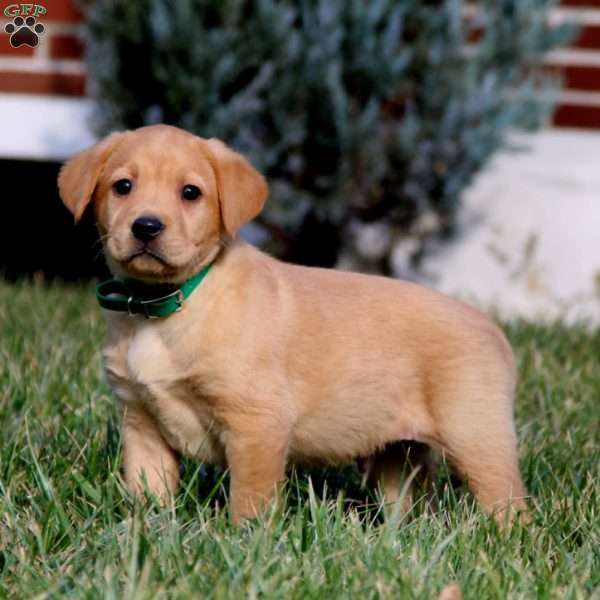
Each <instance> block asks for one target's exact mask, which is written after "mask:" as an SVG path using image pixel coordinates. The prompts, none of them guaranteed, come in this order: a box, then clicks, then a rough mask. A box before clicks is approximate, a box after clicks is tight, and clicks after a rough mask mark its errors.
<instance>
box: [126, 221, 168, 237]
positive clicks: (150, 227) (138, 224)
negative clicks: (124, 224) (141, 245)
mask: <svg viewBox="0 0 600 600" xmlns="http://www.w3.org/2000/svg"><path fill="white" fill-rule="evenodd" d="M164 228H165V225H164V223H163V222H162V221H161V220H160V219H157V218H156V217H139V218H137V219H136V220H135V221H134V222H133V225H132V226H131V231H132V232H133V235H134V236H135V237H136V238H137V239H138V240H141V241H142V242H149V241H150V240H152V239H154V238H155V237H157V236H158V235H159V234H160V232H161V231H162V230H163V229H164Z"/></svg>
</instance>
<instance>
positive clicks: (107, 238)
mask: <svg viewBox="0 0 600 600" xmlns="http://www.w3.org/2000/svg"><path fill="white" fill-rule="evenodd" d="M58 187H59V191H60V195H61V198H62V200H63V202H64V203H65V205H66V206H67V207H68V208H69V210H71V212H72V213H73V215H74V216H75V220H76V221H78V220H79V219H80V218H81V216H82V215H83V213H84V211H85V209H86V207H87V206H88V205H89V204H90V202H92V203H93V206H94V213H95V217H96V221H97V224H98V229H99V231H100V235H101V236H102V243H103V246H104V252H105V255H106V259H107V262H108V265H109V267H110V269H111V270H112V271H113V273H114V274H115V275H118V276H122V277H131V278H136V279H141V280H145V281H150V282H152V281H160V282H165V281H169V282H181V281H183V280H185V279H187V278H188V277H190V276H191V275H192V274H193V273H195V272H196V271H198V270H199V269H200V268H201V267H202V266H203V265H205V264H207V263H208V262H210V261H211V260H212V259H213V258H214V257H215V256H216V255H217V253H218V252H219V248H220V247H221V244H222V241H223V239H225V238H227V237H235V235H236V233H237V231H238V229H239V228H240V227H241V226H242V225H244V224H245V223H247V222H248V221H250V220H251V219H252V218H254V217H255V216H256V215H257V214H258V213H259V212H260V210H261V209H262V207H263V204H264V202H265V199H266V197H267V193H268V188H267V184H266V182H265V180H264V178H263V177H262V175H260V173H258V172H257V171H256V170H255V169H254V168H253V167H252V166H251V165H250V163H248V161H246V160H245V159H244V158H243V157H242V156H240V155H239V154H237V153H235V152H234V151H233V150H231V149H229V148H228V147H227V146H225V144H223V143H222V142H220V141H218V140H214V139H211V140H205V139H201V138H198V137H196V136H194V135H192V134H190V133H187V132H185V131H183V130H181V129H177V128H175V127H169V126H166V125H154V126H151V127H142V128H141V129H137V130H134V131H126V132H124V133H114V134H112V135H110V136H108V137H107V138H105V139H104V140H102V141H101V142H99V143H98V144H97V145H96V146H94V147H93V148H90V149H89V150H85V151H83V152H81V153H79V154H77V155H76V156H74V157H73V158H72V159H71V160H70V161H68V162H67V163H66V164H65V165H64V167H63V168H62V170H61V172H60V175H59V178H58Z"/></svg>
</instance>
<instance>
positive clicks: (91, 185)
mask: <svg viewBox="0 0 600 600" xmlns="http://www.w3.org/2000/svg"><path fill="white" fill-rule="evenodd" d="M124 135H125V134H124V133H111V134H110V135H109V136H108V137H106V138H104V139H103V140H102V141H100V142H98V143H97V144H96V145H95V146H92V147H91V148H88V149H87V150H83V151H82V152H79V154H76V155H75V156H74V157H73V158H71V159H70V160H69V161H68V162H67V163H65V164H64V165H63V167H62V169H61V170H60V173H59V175H58V191H59V193H60V197H61V198H62V201H63V202H64V204H65V206H66V207H67V208H68V209H69V210H70V211H71V212H72V213H73V216H74V217H75V223H77V222H78V221H79V219H81V217H82V216H83V213H84V212H85V209H86V207H87V205H88V204H89V203H90V201H91V199H92V196H93V195H94V190H95V189H96V184H97V182H98V178H99V177H100V174H101V173H102V168H103V167H104V164H105V163H106V161H107V160H108V157H109V156H110V154H111V153H112V151H113V150H114V149H115V147H116V145H117V144H118V143H119V142H120V141H121V139H122V138H123V136H124Z"/></svg>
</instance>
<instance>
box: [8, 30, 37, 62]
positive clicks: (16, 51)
mask: <svg viewBox="0 0 600 600" xmlns="http://www.w3.org/2000/svg"><path fill="white" fill-rule="evenodd" d="M33 52H34V49H33V48H30V47H29V46H19V47H18V48H13V47H12V46H11V45H10V36H9V35H8V34H7V33H4V32H2V33H0V54H6V55H8V56H33Z"/></svg>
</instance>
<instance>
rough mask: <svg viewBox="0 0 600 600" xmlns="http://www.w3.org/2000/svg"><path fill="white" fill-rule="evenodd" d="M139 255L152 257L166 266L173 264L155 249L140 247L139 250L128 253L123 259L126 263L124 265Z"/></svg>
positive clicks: (170, 266)
mask: <svg viewBox="0 0 600 600" xmlns="http://www.w3.org/2000/svg"><path fill="white" fill-rule="evenodd" d="M139 257H148V258H151V259H154V260H155V261H157V262H159V263H160V264H161V265H163V266H164V267H168V268H172V267H173V265H172V264H171V263H170V262H169V261H168V260H167V259H165V257H164V256H163V255H162V254H160V252H156V251H155V250H151V249H150V248H148V247H144V248H140V249H139V250H136V251H135V252H134V253H133V254H130V255H129V256H128V257H127V258H126V259H125V260H124V261H123V263H124V264H126V265H129V264H130V263H132V262H133V261H134V260H135V259H136V258H139Z"/></svg>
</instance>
